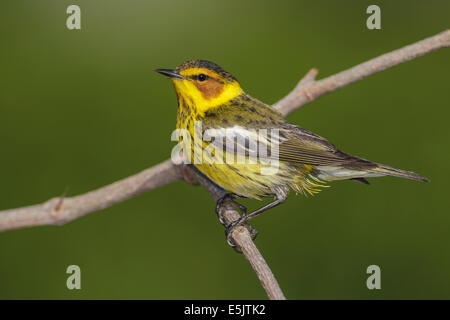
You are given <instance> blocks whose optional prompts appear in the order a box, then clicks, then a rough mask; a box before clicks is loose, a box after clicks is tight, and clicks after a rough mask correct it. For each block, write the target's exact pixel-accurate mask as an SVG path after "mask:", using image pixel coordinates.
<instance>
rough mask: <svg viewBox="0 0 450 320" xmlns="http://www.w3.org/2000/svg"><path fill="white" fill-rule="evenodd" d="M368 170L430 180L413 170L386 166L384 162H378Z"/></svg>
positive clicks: (425, 180)
mask: <svg viewBox="0 0 450 320" xmlns="http://www.w3.org/2000/svg"><path fill="white" fill-rule="evenodd" d="M370 171H371V172H373V173H379V174H381V175H386V176H394V177H400V178H406V179H411V180H418V181H424V182H430V180H428V179H427V178H425V177H423V176H421V175H420V174H417V173H415V172H411V171H406V170H402V169H397V168H393V167H390V166H387V165H385V164H380V163H377V164H376V166H375V167H374V168H371V169H370Z"/></svg>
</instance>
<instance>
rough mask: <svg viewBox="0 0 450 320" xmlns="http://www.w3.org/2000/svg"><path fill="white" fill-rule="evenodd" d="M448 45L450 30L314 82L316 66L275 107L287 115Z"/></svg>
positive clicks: (449, 44) (449, 45) (449, 43)
mask: <svg viewBox="0 0 450 320" xmlns="http://www.w3.org/2000/svg"><path fill="white" fill-rule="evenodd" d="M448 47H450V30H446V31H444V32H441V33H438V34H437V35H435V36H432V37H429V38H426V39H424V40H422V41H418V42H416V43H413V44H411V45H408V46H406V47H403V48H400V49H397V50H394V51H391V52H389V53H386V54H383V55H381V56H379V57H376V58H374V59H371V60H369V61H366V62H363V63H361V64H358V65H356V66H354V67H353V68H350V69H347V70H345V71H342V72H339V73H337V74H335V75H332V76H330V77H327V78H325V79H322V80H319V81H314V78H315V76H316V75H317V71H315V69H313V70H311V71H310V72H309V73H308V75H307V76H306V77H305V78H304V79H305V82H306V83H305V82H303V83H302V82H300V83H299V84H298V85H297V87H295V89H294V90H293V91H291V92H290V93H289V94H288V95H287V96H286V97H284V98H283V99H281V100H280V101H278V102H277V103H276V104H275V105H274V107H275V108H277V109H278V110H279V111H280V112H281V113H282V114H284V115H287V114H289V113H291V112H292V111H294V110H296V109H298V108H300V107H301V106H303V105H305V104H307V103H308V102H310V101H312V100H315V99H317V98H318V97H320V96H322V95H324V94H326V93H329V92H332V91H335V90H337V89H339V88H342V87H344V86H346V85H348V84H350V83H353V82H355V81H358V80H362V79H364V78H366V77H368V76H370V75H372V74H374V73H377V72H379V71H383V70H386V69H388V68H391V67H393V66H396V65H398V64H401V63H403V62H406V61H409V60H412V59H414V58H417V57H420V56H423V55H424V54H427V53H430V52H433V51H435V50H438V49H441V48H448Z"/></svg>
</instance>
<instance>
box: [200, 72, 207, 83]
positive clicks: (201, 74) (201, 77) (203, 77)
mask: <svg viewBox="0 0 450 320" xmlns="http://www.w3.org/2000/svg"><path fill="white" fill-rule="evenodd" d="M206 79H208V76H207V75H206V74H203V73H200V74H199V75H198V81H205V80H206Z"/></svg>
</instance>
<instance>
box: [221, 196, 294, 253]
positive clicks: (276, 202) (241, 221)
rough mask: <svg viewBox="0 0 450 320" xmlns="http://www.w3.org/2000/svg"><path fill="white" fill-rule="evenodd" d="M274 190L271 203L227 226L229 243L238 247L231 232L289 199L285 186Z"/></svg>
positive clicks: (226, 233)
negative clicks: (232, 238) (273, 197)
mask: <svg viewBox="0 0 450 320" xmlns="http://www.w3.org/2000/svg"><path fill="white" fill-rule="evenodd" d="M274 192H275V200H274V201H272V202H271V203H269V204H266V205H265V206H263V207H261V208H259V209H257V210H255V211H253V212H252V213H249V214H244V215H242V217H241V218H240V219H239V220H237V221H235V222H233V223H231V224H230V225H229V226H228V227H227V228H226V230H225V235H226V237H227V243H228V244H229V245H230V246H232V247H236V245H235V244H234V243H233V241H232V240H231V234H232V232H233V230H234V229H235V228H236V227H237V226H240V225H242V224H244V223H246V222H247V221H248V220H250V219H253V218H254V217H256V216H257V215H260V214H261V213H263V212H265V211H267V210H269V209H271V208H274V207H276V206H278V205H280V204H281V203H283V202H284V201H285V200H286V199H287V196H288V192H289V189H287V188H283V187H279V188H276V189H274ZM255 231H256V230H255ZM255 237H256V235H255Z"/></svg>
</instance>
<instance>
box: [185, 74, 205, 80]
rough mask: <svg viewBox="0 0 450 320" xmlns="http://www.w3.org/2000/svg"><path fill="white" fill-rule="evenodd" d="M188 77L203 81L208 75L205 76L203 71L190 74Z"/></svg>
mask: <svg viewBox="0 0 450 320" xmlns="http://www.w3.org/2000/svg"><path fill="white" fill-rule="evenodd" d="M189 79H192V80H198V81H205V80H207V79H209V76H207V75H206V74H204V73H200V74H196V75H192V76H190V77H189Z"/></svg>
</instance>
